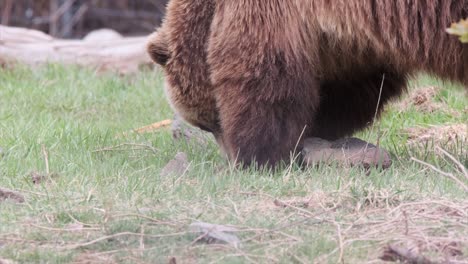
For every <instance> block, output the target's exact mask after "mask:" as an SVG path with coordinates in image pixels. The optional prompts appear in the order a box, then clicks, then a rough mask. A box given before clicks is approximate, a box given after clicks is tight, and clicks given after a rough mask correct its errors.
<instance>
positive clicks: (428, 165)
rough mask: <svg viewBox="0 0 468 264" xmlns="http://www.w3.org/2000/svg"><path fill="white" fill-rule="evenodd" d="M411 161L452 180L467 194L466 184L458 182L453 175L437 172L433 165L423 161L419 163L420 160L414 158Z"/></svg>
mask: <svg viewBox="0 0 468 264" xmlns="http://www.w3.org/2000/svg"><path fill="white" fill-rule="evenodd" d="M411 160H413V161H416V162H417V163H420V164H422V165H424V166H427V167H429V168H431V169H432V170H434V171H436V172H438V173H440V174H442V175H444V176H446V177H448V178H450V179H452V180H453V181H455V182H456V183H458V184H459V185H460V186H461V187H462V188H463V189H464V190H465V191H466V192H468V186H467V185H466V184H464V183H463V182H462V181H460V180H459V179H458V178H457V177H455V176H453V174H451V173H448V172H444V171H441V170H439V169H438V168H436V167H435V166H434V165H432V164H429V163H427V162H424V161H421V160H418V159H416V158H414V157H413V158H411Z"/></svg>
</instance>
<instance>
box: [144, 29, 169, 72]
mask: <svg viewBox="0 0 468 264" xmlns="http://www.w3.org/2000/svg"><path fill="white" fill-rule="evenodd" d="M146 50H147V52H148V54H149V55H150V57H151V59H152V60H153V61H154V62H156V63H157V64H159V65H161V66H165V65H166V63H167V61H168V60H169V58H170V55H169V49H168V45H167V42H166V39H165V38H164V34H163V33H162V32H155V33H153V34H151V35H150V36H149V39H148V44H147V45H146Z"/></svg>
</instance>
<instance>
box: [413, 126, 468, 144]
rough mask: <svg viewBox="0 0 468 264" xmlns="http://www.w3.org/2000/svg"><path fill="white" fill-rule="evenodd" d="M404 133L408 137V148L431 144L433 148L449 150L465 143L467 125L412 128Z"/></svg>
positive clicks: (467, 137) (467, 132) (467, 130)
mask: <svg viewBox="0 0 468 264" xmlns="http://www.w3.org/2000/svg"><path fill="white" fill-rule="evenodd" d="M405 133H406V134H407V135H408V145H410V146H423V145H427V144H428V143H431V144H433V145H435V146H444V148H450V147H454V146H457V144H465V143H466V142H467V140H468V125H466V124H453V125H444V126H431V127H412V128H408V129H406V131H405Z"/></svg>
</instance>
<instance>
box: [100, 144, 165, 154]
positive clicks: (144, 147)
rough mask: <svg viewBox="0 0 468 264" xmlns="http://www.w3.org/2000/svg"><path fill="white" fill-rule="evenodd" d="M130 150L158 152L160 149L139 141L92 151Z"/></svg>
mask: <svg viewBox="0 0 468 264" xmlns="http://www.w3.org/2000/svg"><path fill="white" fill-rule="evenodd" d="M127 146H129V147H134V148H129V149H122V147H127ZM130 150H149V151H152V152H153V153H157V151H158V149H156V148H154V147H153V146H150V145H146V144H138V143H122V144H119V145H116V146H110V147H104V148H100V149H95V150H93V151H91V152H92V153H96V152H106V151H130Z"/></svg>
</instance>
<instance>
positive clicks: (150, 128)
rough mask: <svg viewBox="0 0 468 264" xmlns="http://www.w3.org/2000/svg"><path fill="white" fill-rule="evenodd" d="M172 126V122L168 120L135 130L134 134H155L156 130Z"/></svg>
mask: <svg viewBox="0 0 468 264" xmlns="http://www.w3.org/2000/svg"><path fill="white" fill-rule="evenodd" d="M171 124H172V120H170V119H166V120H163V121H160V122H156V123H153V124H151V125H148V126H144V127H140V128H137V129H134V130H133V132H135V133H138V134H143V133H150V132H154V131H155V130H158V129H161V128H164V127H169V126H170V125H171Z"/></svg>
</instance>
